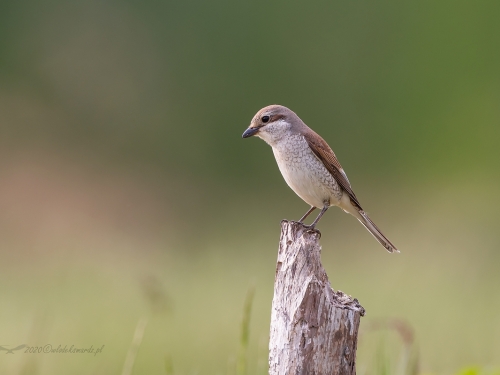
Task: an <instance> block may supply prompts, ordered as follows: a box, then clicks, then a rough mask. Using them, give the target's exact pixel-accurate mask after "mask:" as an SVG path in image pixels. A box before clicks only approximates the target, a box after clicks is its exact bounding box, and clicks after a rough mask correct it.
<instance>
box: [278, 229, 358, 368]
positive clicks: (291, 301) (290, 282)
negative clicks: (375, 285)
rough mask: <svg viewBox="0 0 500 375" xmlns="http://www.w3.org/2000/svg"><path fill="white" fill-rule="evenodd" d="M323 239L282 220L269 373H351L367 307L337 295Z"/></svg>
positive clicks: (338, 293)
mask: <svg viewBox="0 0 500 375" xmlns="http://www.w3.org/2000/svg"><path fill="white" fill-rule="evenodd" d="M319 237H320V236H319V235H318V234H317V233H314V232H308V230H307V228H305V227H304V226H303V225H302V224H299V223H296V222H291V221H286V220H284V221H282V222H281V238H280V244H279V252H278V263H277V266H276V278H275V283H274V297H273V306H272V313H271V335H270V336H271V337H270V341H269V374H270V375H292V374H293V375H298V374H300V375H313V374H314V375H332V374H343V375H351V374H355V373H356V368H355V362H356V344H357V338H358V328H359V321H360V318H361V316H363V315H364V313H365V309H364V308H363V307H362V306H361V305H360V304H359V303H358V300H357V299H353V298H352V297H351V296H348V295H346V294H344V293H342V292H341V291H337V292H335V291H333V290H332V288H331V286H330V282H329V281H328V276H327V275H326V272H325V270H324V269H323V266H322V265H321V261H320V254H321V247H320V245H319Z"/></svg>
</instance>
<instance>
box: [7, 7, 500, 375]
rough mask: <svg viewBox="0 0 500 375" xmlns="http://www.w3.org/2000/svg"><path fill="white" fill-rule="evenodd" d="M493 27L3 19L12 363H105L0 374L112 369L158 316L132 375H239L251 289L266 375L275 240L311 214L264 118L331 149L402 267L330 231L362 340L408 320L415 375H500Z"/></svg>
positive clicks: (66, 10) (343, 228)
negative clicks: (260, 123) (95, 351)
mask: <svg viewBox="0 0 500 375" xmlns="http://www.w3.org/2000/svg"><path fill="white" fill-rule="evenodd" d="M499 18H500V3H499V2H498V1H493V0H491V1H483V0H480V1H476V2H467V1H451V0H445V1H439V2H435V1H434V2H433V1H423V2H416V3H415V2H414V3H412V2H397V1H394V0H393V1H379V2H369V1H366V0H365V1H358V2H342V1H333V2H332V1H330V2H326V1H323V2H317V3H299V2H284V1H276V2H264V1H256V2H255V1H254V2H231V1H224V0H216V1H211V2H202V1H194V0H191V1H183V2H180V1H179V2H173V1H164V2H159V1H155V0H144V1H136V0H122V1H119V0H103V1H95V0H88V1H82V0H75V1H62V0H43V1H34V0H19V1H12V0H3V1H1V2H0V118H1V121H0V133H1V137H0V258H1V259H2V262H1V263H0V298H1V300H2V301H3V306H4V307H3V308H2V310H1V311H0V322H2V323H0V334H1V336H2V343H1V344H5V345H7V344H12V345H17V344H20V343H26V344H27V345H41V344H44V343H47V342H50V343H51V344H56V345H58V344H59V343H62V344H65V343H68V344H69V345H71V344H75V345H77V346H81V347H84V346H90V345H92V344H93V345H94V346H97V345H102V344H105V349H104V352H103V354H102V355H98V356H96V357H82V356H61V355H59V356H57V355H54V356H49V355H43V356H42V355H40V356H31V357H26V356H27V355H24V356H22V355H17V354H16V355H15V356H8V357H6V358H3V359H2V360H1V361H0V372H1V373H25V374H28V373H32V374H35V373H36V374H49V373H50V374H63V373H67V372H68V371H71V370H73V372H74V373H83V374H87V373H92V374H101V373H116V372H117V369H120V368H122V366H123V363H124V361H125V356H126V353H127V350H128V349H129V346H130V343H131V342H132V336H133V332H134V327H136V324H137V321H138V319H139V318H140V317H141V316H144V315H145V314H149V312H151V311H153V312H155V314H151V317H150V319H149V321H148V326H147V329H145V332H144V338H143V341H142V344H141V347H140V349H139V350H138V352H137V357H136V360H135V363H134V372H137V373H165V371H166V372H167V373H169V374H171V373H175V374H193V373H200V374H217V373H221V374H222V373H230V372H231V371H230V369H236V368H237V362H238V355H239V354H240V353H239V352H238V350H239V349H238V345H237V343H238V335H239V329H238V327H240V326H241V322H240V318H241V306H242V305H243V304H244V300H245V293H246V291H247V287H248V285H249V283H250V284H251V285H255V290H256V294H255V296H254V299H253V302H252V316H251V321H252V325H251V327H249V331H248V332H247V333H248V335H246V334H245V340H247V341H245V343H246V344H245V352H246V358H247V359H246V364H245V366H246V368H245V371H247V373H249V374H252V373H257V372H258V373H263V372H265V360H264V361H263V359H262V358H265V356H266V347H267V339H268V329H269V317H270V307H271V298H272V284H273V277H274V266H275V260H276V250H277V240H278V230H279V226H278V223H279V221H280V220H281V219H283V218H287V219H297V218H299V217H300V216H301V214H303V212H305V210H306V209H307V207H306V205H305V204H304V203H302V202H301V201H300V199H299V198H297V197H296V196H295V195H294V194H293V192H291V191H290V190H289V189H288V188H287V187H286V185H285V183H284V182H283V179H282V177H281V176H280V174H279V172H278V169H277V167H276V164H275V161H274V160H273V157H272V153H271V150H270V149H269V147H268V146H267V145H265V144H264V143H263V142H261V141H258V140H256V139H251V140H242V139H241V134H242V132H243V131H244V129H245V128H246V126H247V125H248V124H249V122H250V120H251V118H252V116H253V115H254V114H255V112H256V111H257V110H258V109H260V108H261V107H263V106H265V105H268V104H272V103H278V104H283V105H286V106H288V107H290V108H291V109H293V110H294V111H295V112H297V114H298V115H299V116H300V117H301V118H302V119H303V120H304V121H305V122H306V123H307V124H308V125H309V126H311V127H312V128H313V129H315V130H316V131H317V132H318V133H319V134H321V135H322V136H323V137H324V138H325V139H326V140H327V142H328V143H329V144H330V145H331V146H332V148H333V149H334V150H335V152H336V154H337V156H338V157H339V159H340V161H341V162H342V164H343V166H344V168H345V170H346V171H347V174H348V176H349V179H350V181H351V182H352V183H353V187H354V190H355V191H356V194H357V196H358V197H359V198H360V200H361V202H362V204H363V206H364V207H365V208H366V209H367V210H368V211H369V212H370V214H371V216H373V218H374V220H375V221H376V222H377V224H378V225H379V226H380V227H381V228H382V229H383V230H384V232H385V233H386V234H387V235H388V237H389V238H391V240H392V241H394V243H396V245H398V247H400V248H401V250H402V253H401V255H400V256H392V257H390V256H388V255H387V254H385V253H384V251H383V249H381V248H380V246H379V245H378V244H377V243H376V242H375V241H373V239H372V238H371V237H370V236H369V234H367V233H366V231H365V230H364V229H363V228H362V227H361V226H360V225H359V223H357V222H355V220H353V219H352V218H350V217H347V216H346V215H343V213H341V212H340V211H339V210H336V211H335V210H330V211H331V212H328V214H327V215H325V218H324V219H322V222H321V228H320V229H321V230H322V233H323V238H322V244H323V254H322V256H323V262H324V265H325V267H326V269H327V270H328V272H329V275H330V278H331V282H332V285H333V287H334V288H336V289H337V288H339V289H342V290H345V291H347V292H348V293H349V294H351V295H354V296H356V297H357V298H358V299H359V300H360V301H361V303H362V305H363V306H364V307H365V308H366V310H367V314H368V316H367V318H366V321H365V320H363V321H362V326H363V324H366V325H369V323H368V322H369V320H368V319H372V318H373V319H374V320H377V319H379V318H380V319H382V318H383V319H389V320H391V319H396V318H397V319H403V320H405V321H407V322H408V324H411V327H413V329H414V333H415V337H416V338H417V339H416V340H418V343H419V346H418V347H419V351H418V358H419V360H420V371H421V372H422V373H432V374H434V373H443V374H449V373H457V372H458V371H459V369H460V368H464V367H466V366H470V365H474V364H480V365H481V367H480V368H485V369H488V368H498V366H499V364H500V363H499V358H500V318H499V316H498V314H497V313H496V311H498V309H499V308H500V299H499V296H498V290H497V289H498V285H499V283H500V275H499V273H498V268H499V264H500V254H499V252H498V249H499V248H500V233H499V231H498V220H497V207H498V206H499V204H500V196H499V194H498V191H499V189H500V181H499V180H500V179H499V173H498V170H499V168H500V148H499V143H500V126H499V125H500V105H499V103H500V70H499V69H498V67H499V66H500V48H499V35H500V23H499V22H498V20H499ZM247 306H249V305H248V304H247ZM248 311H250V310H249V308H248ZM161 312H166V313H167V314H158V313H161ZM245 316H246V318H245V319H248V320H246V321H247V322H249V321H250V315H249V313H248V314H247V315H245ZM40 317H47V318H43V319H41V318H40ZM247 327H248V325H247ZM4 340H5V341H4ZM363 340H364V339H363ZM393 341H394V340H393ZM379 346H380V341H378V340H377V339H370V338H367V339H366V340H364V341H363V342H361V343H360V346H359V350H358V365H359V366H360V368H361V367H362V366H365V369H366V368H367V366H370V365H369V364H370V363H372V364H373V363H375V362H374V359H373V358H372V356H373V355H376V354H373V353H377V348H378V347H379ZM384 350H385V352H386V353H387V356H388V357H390V358H398V357H397V356H398V355H399V354H398V353H400V350H401V344H400V343H399V346H398V343H397V340H396V342H392V341H391V342H389V343H388V347H387V348H386V349H384ZM387 368H388V367H387ZM478 368H479V367H478ZM174 370H175V372H174ZM367 371H368V370H367ZM478 371H479V370H478ZM485 371H486V370H485Z"/></svg>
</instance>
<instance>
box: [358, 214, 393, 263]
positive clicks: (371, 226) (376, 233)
mask: <svg viewBox="0 0 500 375" xmlns="http://www.w3.org/2000/svg"><path fill="white" fill-rule="evenodd" d="M358 213H359V216H358V215H355V216H356V217H357V219H358V220H359V221H360V222H361V224H363V225H364V226H365V228H366V229H368V231H369V232H370V233H371V234H372V235H373V237H375V239H376V240H377V241H378V242H380V244H381V245H382V246H383V247H385V248H386V249H387V251H388V252H390V253H399V250H398V249H397V248H396V246H394V245H393V244H392V242H391V241H389V239H388V238H387V237H386V236H384V234H383V233H382V232H381V231H380V229H378V227H377V226H376V225H375V223H374V222H373V221H372V220H371V219H370V218H369V217H368V214H367V213H366V212H365V211H362V210H359V211H358Z"/></svg>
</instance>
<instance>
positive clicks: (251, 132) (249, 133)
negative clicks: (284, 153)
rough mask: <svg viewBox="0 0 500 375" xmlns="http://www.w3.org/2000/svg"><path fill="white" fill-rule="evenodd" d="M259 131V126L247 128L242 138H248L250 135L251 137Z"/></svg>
mask: <svg viewBox="0 0 500 375" xmlns="http://www.w3.org/2000/svg"><path fill="white" fill-rule="evenodd" d="M258 131H259V128H258V127H255V128H248V129H247V130H245V132H244V133H243V135H242V136H241V137H242V138H248V137H251V136H252V135H255V134H257V132H258Z"/></svg>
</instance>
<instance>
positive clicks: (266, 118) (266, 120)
mask: <svg viewBox="0 0 500 375" xmlns="http://www.w3.org/2000/svg"><path fill="white" fill-rule="evenodd" d="M268 121H269V116H262V122H263V123H264V124H265V123H266V122H268Z"/></svg>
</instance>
